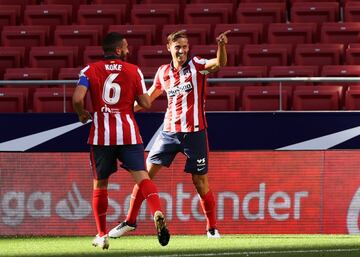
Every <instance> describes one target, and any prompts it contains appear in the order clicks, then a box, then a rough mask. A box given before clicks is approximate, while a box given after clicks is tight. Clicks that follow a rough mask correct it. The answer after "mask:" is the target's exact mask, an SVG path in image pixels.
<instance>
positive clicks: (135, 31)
mask: <svg viewBox="0 0 360 257" xmlns="http://www.w3.org/2000/svg"><path fill="white" fill-rule="evenodd" d="M112 31H114V32H118V33H121V34H123V35H124V36H125V38H126V40H127V42H128V44H129V45H130V46H132V47H133V48H134V50H136V51H137V49H138V48H139V47H140V46H142V45H152V44H153V42H154V40H155V33H156V26H155V25H110V26H109V31H108V32H112Z"/></svg>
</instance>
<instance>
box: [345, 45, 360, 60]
mask: <svg viewBox="0 0 360 257" xmlns="http://www.w3.org/2000/svg"><path fill="white" fill-rule="evenodd" d="M345 54H346V56H345V59H346V64H348V65H359V64H360V44H349V45H348V48H346V52H345Z"/></svg>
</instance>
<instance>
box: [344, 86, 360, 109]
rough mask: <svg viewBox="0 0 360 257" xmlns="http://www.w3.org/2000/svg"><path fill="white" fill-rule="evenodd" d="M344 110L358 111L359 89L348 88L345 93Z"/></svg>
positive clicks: (359, 102) (359, 107)
mask: <svg viewBox="0 0 360 257" xmlns="http://www.w3.org/2000/svg"><path fill="white" fill-rule="evenodd" d="M345 110H349V111H350V110H360V87H359V86H350V87H349V88H348V90H347V91H346V93H345Z"/></svg>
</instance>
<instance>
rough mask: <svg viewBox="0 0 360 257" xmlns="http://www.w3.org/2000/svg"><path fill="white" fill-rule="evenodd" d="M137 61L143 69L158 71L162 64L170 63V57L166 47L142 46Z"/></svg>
mask: <svg viewBox="0 0 360 257" xmlns="http://www.w3.org/2000/svg"><path fill="white" fill-rule="evenodd" d="M137 60H138V61H137V63H138V64H141V67H154V69H156V68H158V67H159V66H160V65H162V64H165V63H169V62H170V55H169V52H168V50H167V49H166V46H164V45H153V46H142V47H140V48H139V51H138V57H137Z"/></svg>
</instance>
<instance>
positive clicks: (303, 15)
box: [290, 1, 340, 26]
mask: <svg viewBox="0 0 360 257" xmlns="http://www.w3.org/2000/svg"><path fill="white" fill-rule="evenodd" d="M339 17H340V16H339V3H338V2H316V1H315V2H294V3H293V5H292V7H291V13H290V20H291V22H314V23H316V24H317V25H318V26H321V24H322V23H323V22H337V21H339Z"/></svg>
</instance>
